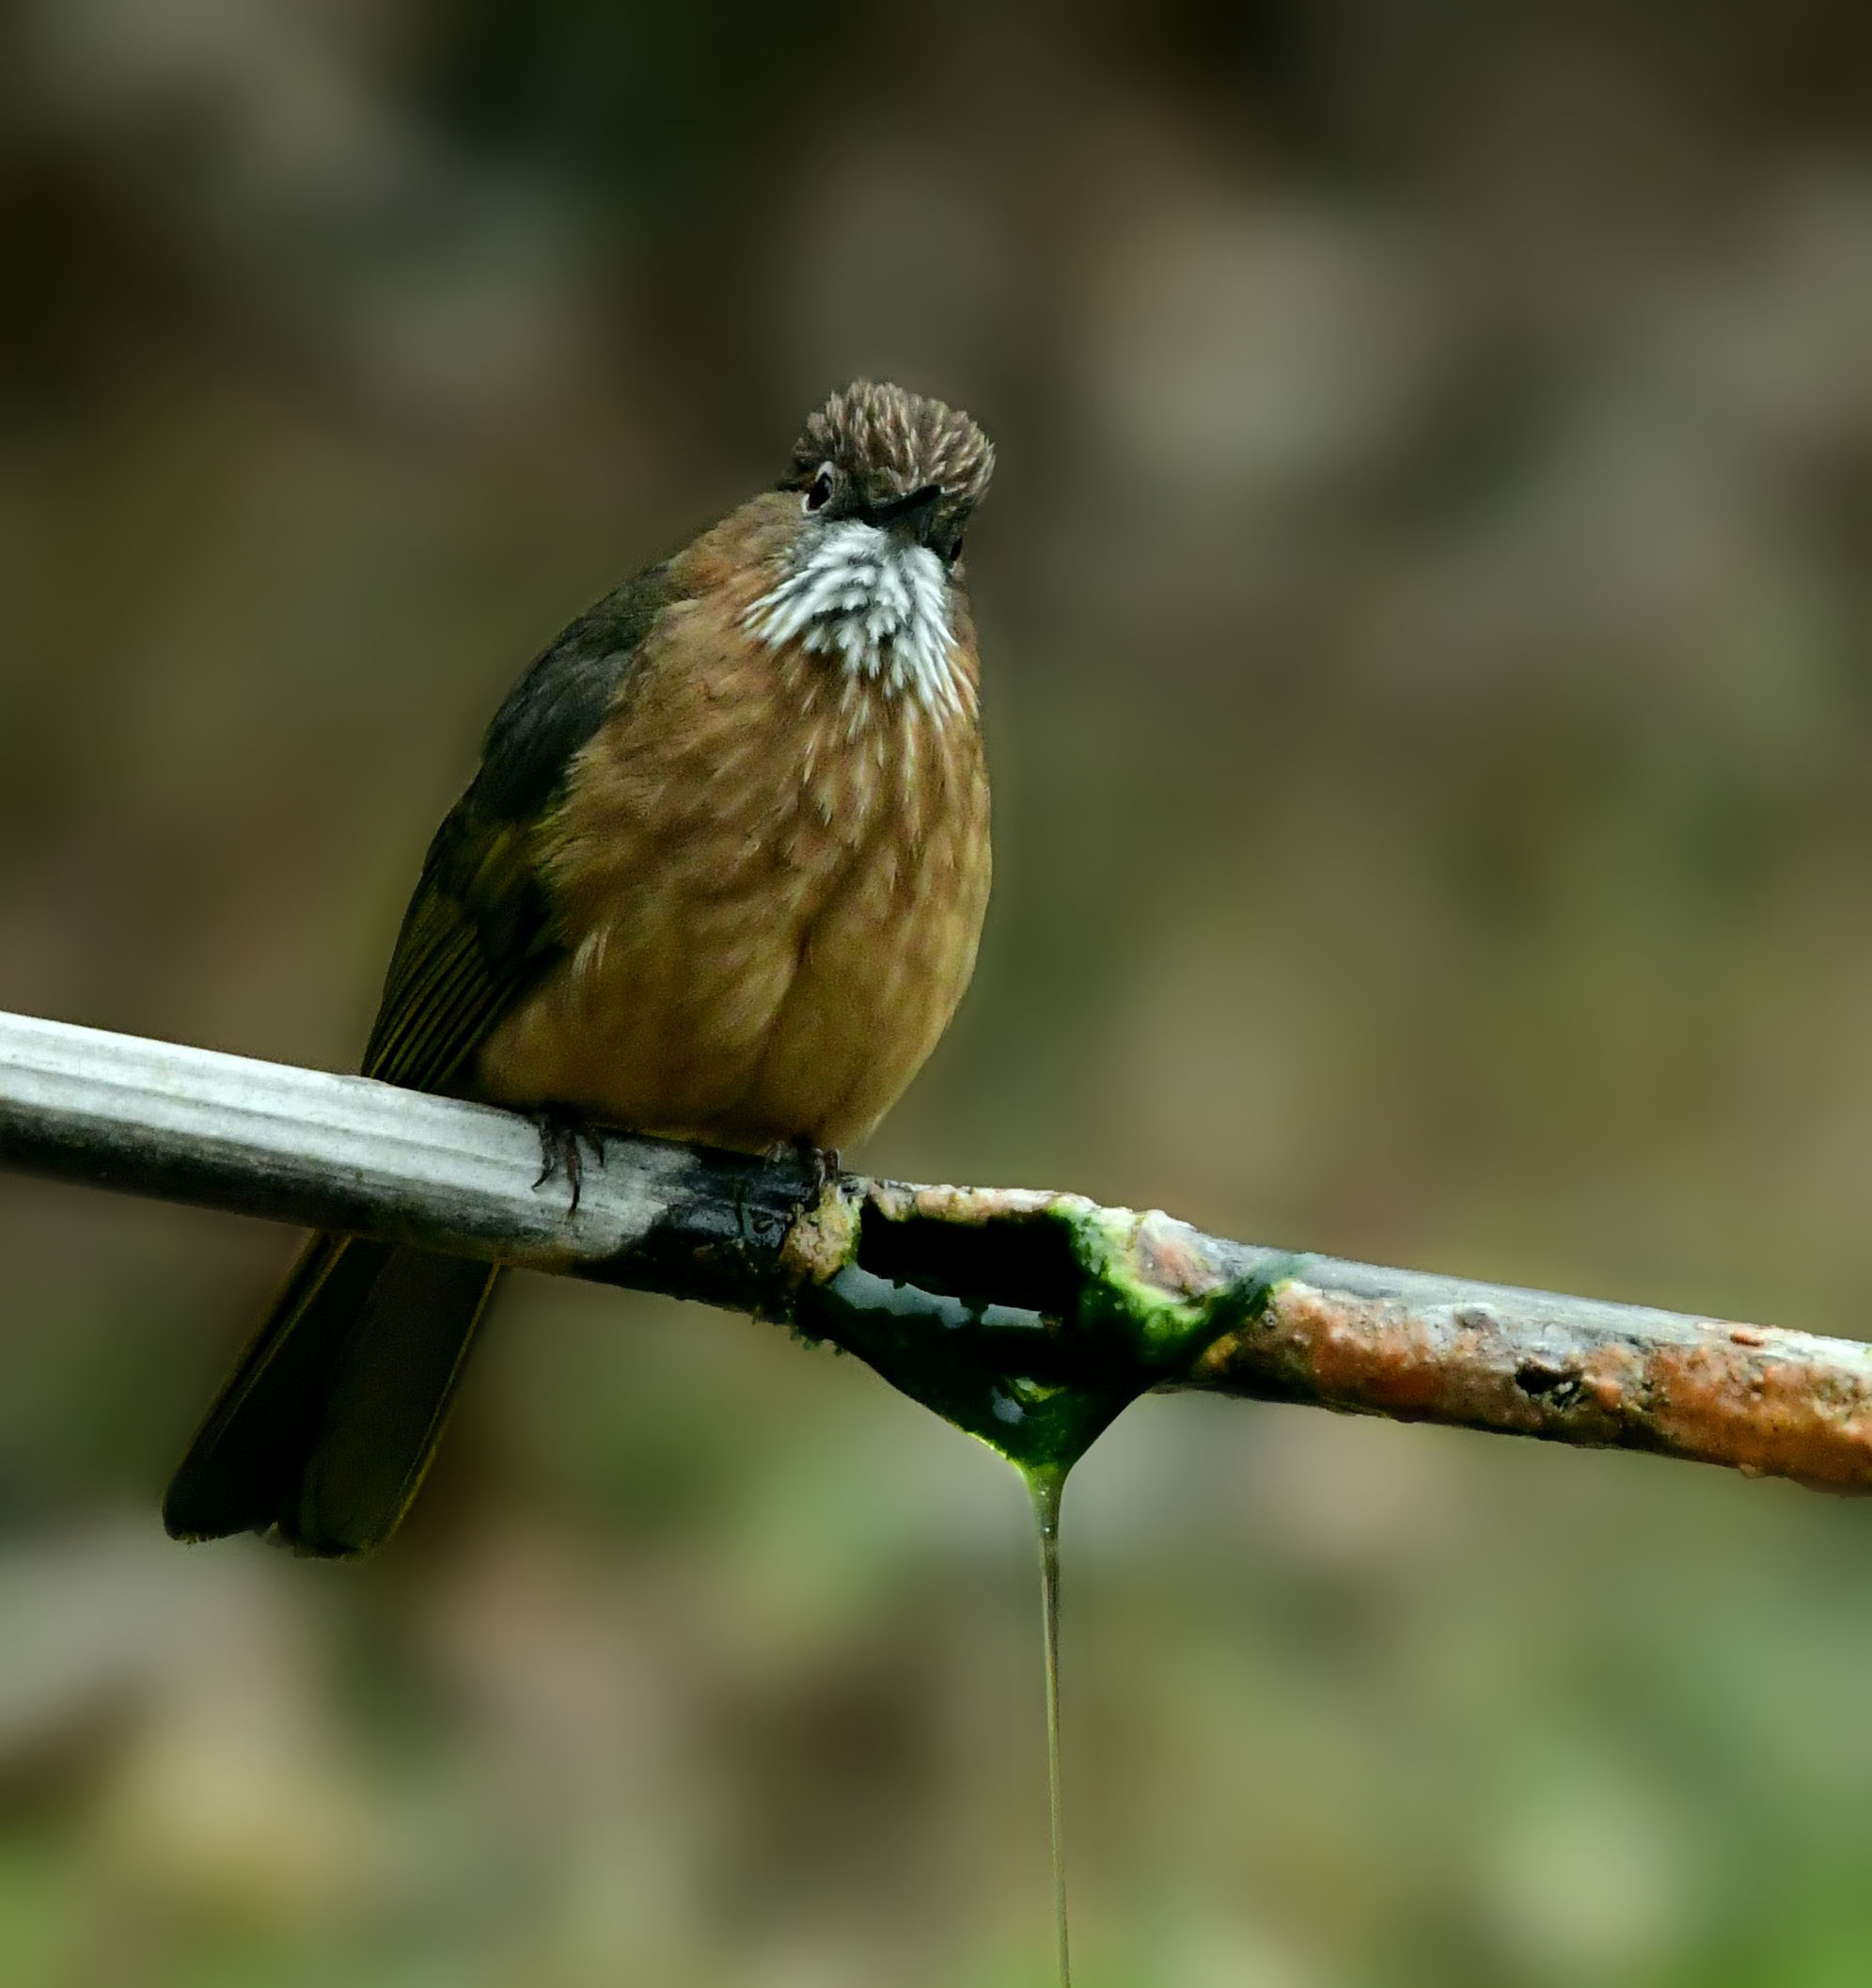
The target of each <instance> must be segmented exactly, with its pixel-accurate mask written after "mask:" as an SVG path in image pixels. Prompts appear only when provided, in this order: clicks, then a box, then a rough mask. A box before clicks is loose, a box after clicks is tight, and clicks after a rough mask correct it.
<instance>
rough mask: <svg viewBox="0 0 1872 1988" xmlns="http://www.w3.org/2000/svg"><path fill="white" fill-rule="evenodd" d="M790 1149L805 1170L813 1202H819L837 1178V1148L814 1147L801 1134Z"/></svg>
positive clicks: (831, 1146) (804, 1135)
mask: <svg viewBox="0 0 1872 1988" xmlns="http://www.w3.org/2000/svg"><path fill="white" fill-rule="evenodd" d="M792 1149H793V1152H794V1157H795V1158H796V1159H797V1160H798V1161H799V1163H800V1165H801V1166H803V1167H804V1168H805V1169H806V1177H807V1179H808V1180H809V1181H810V1183H811V1187H812V1198H813V1200H814V1201H817V1200H819V1199H820V1198H821V1197H822V1196H823V1195H824V1194H825V1192H826V1189H827V1188H828V1187H830V1186H831V1185H832V1183H833V1182H834V1181H835V1180H836V1179H838V1177H839V1149H838V1147H837V1146H835V1145H816V1144H813V1142H812V1141H811V1140H810V1139H809V1138H808V1137H807V1136H806V1134H805V1133H804V1132H801V1133H800V1134H798V1136H797V1137H796V1138H794V1140H793V1141H792Z"/></svg>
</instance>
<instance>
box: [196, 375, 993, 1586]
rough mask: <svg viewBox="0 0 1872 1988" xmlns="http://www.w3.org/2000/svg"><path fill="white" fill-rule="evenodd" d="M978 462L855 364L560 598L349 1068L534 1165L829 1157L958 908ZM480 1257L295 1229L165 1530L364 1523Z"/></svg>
mask: <svg viewBox="0 0 1872 1988" xmlns="http://www.w3.org/2000/svg"><path fill="white" fill-rule="evenodd" d="M994 464H995V453H994V449H993V446H992V444H991V443H990V442H989V440H988V438H987V436H986V435H985V434H983V432H982V430H981V429H980V427H978V426H977V424H976V423H975V422H974V420H973V419H971V418H970V417H969V416H968V415H967V414H966V413H963V412H961V411H959V410H957V409H953V408H952V407H950V406H948V405H946V404H945V403H944V402H940V401H937V400H934V399H930V398H927V397H924V396H921V395H918V394H914V393H910V392H907V391H905V389H904V388H902V387H896V386H892V385H889V384H886V383H881V382H874V381H869V380H858V381H855V382H853V383H852V384H851V385H849V386H846V387H842V388H841V389H839V390H838V391H837V392H834V393H833V394H832V395H831V396H830V397H829V398H828V399H827V400H826V402H825V403H824V404H823V405H822V406H820V407H819V408H818V409H816V410H815V411H814V412H813V413H812V414H810V416H809V417H808V418H807V420H806V423H805V427H804V429H803V431H802V432H801V434H800V436H799V439H798V441H797V442H796V443H795V444H794V450H793V452H792V456H791V458H790V460H789V462H788V465H787V468H786V471H785V474H784V475H782V476H781V477H780V479H779V482H778V483H777V484H776V485H775V486H774V487H772V488H769V489H767V490H764V491H763V492H761V493H760V494H758V495H757V496H755V497H752V498H750V499H749V500H748V501H747V502H746V503H744V504H742V505H740V506H739V507H738V508H737V509H735V510H733V511H731V512H730V513H729V514H728V515H727V516H726V517H724V518H722V519H721V520H720V521H719V522H718V523H716V524H715V525H714V526H712V527H710V528H709V529H706V530H704V531H702V532H701V533H700V535H699V536H698V537H696V538H695V539H694V540H693V541H692V542H691V543H689V544H687V545H685V546H684V548H683V549H682V550H681V551H680V552H677V553H676V554H675V555H674V556H673V557H671V558H669V559H667V560H663V561H662V562H660V563H659V564H656V565H653V566H651V567H649V568H647V569H646V570H644V571H643V572H640V573H638V574H637V576H635V577H633V578H631V579H629V580H627V581H625V582H624V583H623V584H622V585H621V586H620V587H618V588H617V589H615V590H614V591H613V592H610V593H608V594H606V596H605V597H604V598H603V599H602V600H600V601H599V602H598V603H597V604H596V605H595V606H593V607H590V609H589V610H588V611H587V612H585V613H584V614H581V615H580V616H579V617H578V618H577V619H576V620H575V621H574V622H573V623H571V624H570V625H569V626H568V627H566V628H565V629H564V631H563V632H562V633H561V634H560V635H559V636H558V639H556V640H554V641H553V642H552V643H551V644H550V645H548V646H547V647H546V648H545V649H544V650H543V652H542V653H541V654H540V655H538V656H537V657H536V658H535V659H534V660H533V662H532V663H531V664H530V666H529V667H528V668H527V671H525V672H524V674H523V675H522V676H521V678H520V680H519V682H518V683H517V684H516V685H515V686H514V688H513V689H512V691H511V693H510V694H509V696H508V698H507V700H506V702H504V703H502V704H501V706H500V707H499V709H498V710H497V711H496V714H495V717H494V718H493V721H492V722H491V723H490V725H489V726H488V728H487V731H486V734H485V735H484V737H483V740H482V746H481V755H480V765H479V767H478V769H477V770H476V772H475V773H474V776H473V778H472V779H471V780H470V781H469V782H468V784H467V786H466V788H465V790H464V793H463V794H462V796H461V798H460V799H459V800H458V801H457V802H456V804H455V806H454V807H453V808H452V809H451V811H450V812H449V813H448V815H447V817H446V818H445V819H444V821H443V822H442V825H441V827H440V828H438V829H437V831H436V834H435V837H434V840H433V842H432V844H430V847H429V852H428V856H427V858H426V860H425V861H424V863H423V867H422V872H421V876H420V878H419V880H418V882H417V887H416V891H415V894H414V895H413V897H412V899H411V901H410V905H409V908H408V910H407V912H406V913H405V915H404V918H403V921H402V925H401V931H400V933H399V936H398V939H397V942H396V945H395V948H394V950H393V952H392V955H391V958H390V963H389V968H388V970H387V973H386V975H385V985H384V992H383V999H382V1002H381V1005H380V1007H379V1010H378V1013H377V1018H376V1021H375V1024H374V1025H373V1027H372V1029H371V1032H370V1038H369V1042H368V1044H367V1047H366V1049H365V1054H364V1058H363V1064H362V1068H363V1072H364V1074H365V1075H366V1076H368V1077H374V1078H379V1079H382V1080H384V1081H387V1082H389V1083H393V1084H401V1085H403V1086H406V1087H407V1088H409V1089H412V1090H417V1091H428V1092H434V1093H440V1094H444V1095H448V1096H454V1097H469V1098H475V1099H479V1100H481V1101H483V1102H487V1103H492V1104H496V1105H502V1106H506V1107H508V1108H511V1109H512V1110H515V1111H520V1112H527V1113H530V1114H532V1115H533V1117H534V1118H535V1120H536V1122H537V1123H538V1124H539V1125H540V1126H541V1127H542V1139H543V1148H544V1150H545V1151H546V1152H547V1154H548V1165H549V1168H550V1164H551V1156H552V1155H553V1154H554V1153H555V1152H556V1151H558V1152H563V1151H564V1150H565V1146H564V1138H565V1132H566V1128H568V1127H569V1128H572V1138H571V1143H570V1161H571V1164H572V1165H573V1166H574V1167H575V1165H576V1161H577V1157H578V1150H579V1148H578V1144H577V1140H578V1133H579V1130H580V1128H585V1129H588V1130H589V1129H590V1128H618V1129H621V1130H628V1131H631V1132H635V1133H643V1134H651V1135H655V1136H659V1137H664V1138H669V1139H677V1140H686V1141H691V1142H695V1143H698V1144H707V1145H713V1146H718V1147H726V1148H729V1149H731V1150H734V1151H740V1152H747V1153H755V1154H765V1153H773V1152H775V1151H777V1150H778V1149H779V1148H781V1147H783V1146H788V1145H792V1146H794V1147H797V1148H800V1149H802V1150H804V1151H807V1152H810V1153H812V1154H814V1155H817V1156H820V1158H821V1160H822V1163H824V1160H825V1157H826V1156H828V1155H832V1156H835V1155H836V1154H837V1152H838V1151H839V1150H840V1149H842V1148H845V1147H848V1146H851V1145H854V1144H857V1142H858V1141H860V1140H861V1139H862V1138H863V1137H864V1136H865V1135H866V1134H867V1133H868V1132H869V1131H870V1130H871V1129H872V1128H873V1127H874V1126H875V1125H876V1123H877V1122H878V1120H879V1119H880V1118H882V1117H883V1115H884V1113H885V1112H887V1111H888V1110H889V1108H890V1106H891V1105H892V1104H893V1103H894V1102H895V1101H896V1099H897V1098H898V1097H899V1096H900V1095H901V1094H902V1093H903V1091H904V1089H905V1086H906V1085H907V1084H908V1083H909V1081H910V1080H911V1079H912V1078H913V1077H914V1076H915V1075H916V1073H917V1071H918V1070H919V1068H920V1066H921V1065H922V1064H923V1062H924V1060H925V1059H926V1058H927V1057H928V1056H929V1054H930V1052H931V1050H932V1049H934V1048H935V1047H936V1042H937V1040H938V1038H939V1037H940V1036H941V1035H942V1033H943V1032H944V1030H945V1029H946V1028H947V1027H948V1025H949V1021H950V1018H951V1017H952V1015H953V1013H954V1011H955V1008H956V1004H957V1003H958V1002H959V1001H960V1000H961V998H962V995H963V992H964V990H965V988H966V987H967V984H968V980H969V977H970V974H971V973H972V971H973V969H974V963H975V955H976V948H977V943H978V940H979V939H980V935H981V929H982V922H983V914H984V912H985V909H986V906H987V899H988V891H989V882H990V876H991V869H992V858H991V851H990V836H989V794H988V779H987V770H986V765H985V761H984V757H983V740H982V729H981V721H980V699H979V661H978V655H977V647H976V636H975V626H974V621H973V618H972V615H971V612H970V608H969V603H968V595H967V585H966V576H965V573H964V566H963V559H962V552H963V541H964V536H965V532H966V529H967V526H968V523H969V521H970V518H971V517H972V514H973V513H974V511H975V507H976V506H977V504H978V503H979V502H980V501H981V499H982V497H983V495H984V494H985V492H986V490H987V487H988V483H989V480H990V478H991V476H992V474H993V471H994ZM836 1163H837V1162H836V1158H833V1159H832V1160H831V1164H832V1165H834V1166H836ZM545 1177H546V1175H545V1173H544V1172H543V1175H542V1180H544V1179H545ZM575 1190H576V1177H575V1175H574V1191H575ZM498 1276H499V1270H498V1267H497V1266H494V1265H490V1264H486V1263H481V1262H478V1261H473V1260H470V1259H467V1258H457V1257H448V1256H442V1255H437V1254H431V1253H429V1252H427V1251H423V1250H419V1249H416V1248H413V1247H410V1246H407V1245H403V1244H398V1243H390V1242H385V1241H380V1240H373V1239H356V1238H347V1237H343V1236H338V1235H327V1234H320V1235H315V1236H313V1237H312V1238H311V1239H309V1241H308V1242H307V1244H306V1246H305V1248H304V1250H303V1251H302V1253H301V1254H300V1255H299V1257H298V1258H297V1260H296V1261H295V1263H294V1264H293V1266H292V1268H291V1271H290V1272H289V1273H288V1275H287V1277H286V1280H285V1282H284V1284H283V1286H282V1287H281V1288H280V1290H279V1292H278V1295H277V1296H276V1298H275V1301H274V1302H273V1304H272V1306H271V1308H270V1309H269V1310H268V1312H267V1313H266V1315H265V1317H264V1318H263V1319H262V1321H261V1323H260V1328H259V1330H258V1332H257V1333H255V1335H254V1337H253V1339H252V1340H251V1342H250V1343H249V1345H248V1346H247V1348H246V1350H245V1351H244V1354H243V1355H242V1357H241V1359H240V1361H239V1363H238V1364H237V1365H236V1366H235V1368H234V1370H233V1372H232V1374H231V1375H230V1376H229V1378H228V1381H227V1382H226V1383H225V1385H224V1386H223V1388H222V1389H221V1392H220V1393H219V1395H218V1396H216V1397H215V1399H214V1401H213V1403H212V1406H211V1407H210V1409H209V1411H208V1413H207V1416H206V1418H205V1420H204V1421H203V1423H202V1425H201V1428H200V1430H199V1432H198V1433H197V1436H196V1438H195V1441H194V1443H193V1445H192V1446H191V1448H190V1449H189V1451H188V1454H187V1455H186V1457H185V1458H184V1459H183V1460H182V1463H181V1467H180V1468H179V1469H178V1471H177V1473H176V1475H175V1477H174V1478H173V1480H172V1482H171V1483H170V1486H169V1489H168V1491H167V1494H166V1496H165V1502H164V1520H165V1525H166V1527H167V1529H168V1531H169V1533H170V1534H171V1535H172V1536H173V1537H175V1538H181V1539H191V1540H194V1539H207V1538H223V1537H226V1536H228V1535H230V1534H235V1533H242V1532H249V1531H251V1532H257V1533H260V1535H262V1536H263V1537H264V1538H268V1539H271V1540H273V1541H275V1543H278V1544H281V1545H284V1546H287V1547H290V1548H291V1549H293V1550H294V1551H296V1552H299V1553H301V1554H312V1555H318V1556H323V1557H335V1558H346V1557H352V1556H354V1555H357V1554H363V1553H366V1552H369V1551H370V1550H371V1549H373V1548H374V1547H376V1546H378V1545H380V1544H381V1543H382V1542H383V1541H384V1540H385V1539H386V1538H388V1537H389V1536H390V1534H391V1533H392V1532H394V1531H395V1529H396V1527H397V1525H398V1524H399V1523H400V1522H401V1519H402V1518H403V1516H404V1514H405V1513H406V1512H407V1510H408V1508H409V1507H410V1504H411V1502H412V1500H413V1499H414V1498H415V1497H416V1495H417V1490H418V1488H419V1486H420V1484H421V1482H422V1478H423V1475H424V1472H425V1471H426V1470H427V1468H428V1465H429V1462H430V1459H431V1458H432V1456H433V1453H434V1449H435V1445H436V1443H437V1441H438V1440H439V1438H440V1436H441V1434H442V1431H443V1427H444V1424H445V1422H446V1421H447V1419H448V1412H449V1409H450V1407H451V1405H452V1403H453V1401H454V1398H455V1396H456V1393H457V1389H458V1387H459V1384H460V1381H461V1377H462V1371H463V1366H464V1362H465V1361H466V1359H467V1356H468V1354H469V1352H470V1350H471V1349H472V1346H473V1344H474V1341H475V1338H476V1335H477V1330H478V1328H479V1326H480V1321H481V1319H482V1317H483V1316H484V1314H485V1312H486V1308H487V1303H488V1300H489V1297H490V1295H491V1294H492V1292H493V1289H494V1286H495V1285H496V1281H497V1279H498Z"/></svg>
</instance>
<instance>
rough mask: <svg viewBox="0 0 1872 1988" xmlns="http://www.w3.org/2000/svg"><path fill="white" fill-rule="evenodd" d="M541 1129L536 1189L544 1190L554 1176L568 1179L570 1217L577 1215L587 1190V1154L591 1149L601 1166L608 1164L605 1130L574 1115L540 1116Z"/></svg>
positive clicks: (537, 1115)
mask: <svg viewBox="0 0 1872 1988" xmlns="http://www.w3.org/2000/svg"><path fill="white" fill-rule="evenodd" d="M533 1122H534V1124H535V1125H537V1126H538V1127H539V1128H540V1175H539V1178H538V1179H537V1180H535V1181H534V1183H533V1185H534V1187H535V1188H536V1189H538V1188H543V1187H544V1186H545V1184H546V1183H547V1181H549V1180H551V1179H552V1178H553V1177H554V1175H558V1174H563V1175H565V1183H566V1186H567V1187H568V1188H569V1189H570V1190H571V1191H572V1203H571V1206H570V1207H568V1208H567V1209H566V1213H567V1214H568V1215H575V1214H577V1213H578V1202H579V1196H580V1195H581V1194H582V1193H583V1192H584V1190H585V1151H586V1148H587V1147H588V1146H589V1147H590V1149H591V1157H592V1159H593V1160H595V1161H596V1162H597V1164H598V1165H599V1166H601V1167H602V1166H603V1165H604V1164H605V1131H604V1128H603V1127H602V1126H596V1125H593V1124H592V1123H591V1122H590V1119H586V1118H581V1117H579V1116H578V1114H577V1113H576V1112H555V1111H546V1112H537V1113H535V1115H534V1120H533Z"/></svg>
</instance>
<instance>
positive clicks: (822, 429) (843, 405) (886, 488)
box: [781, 380, 995, 511]
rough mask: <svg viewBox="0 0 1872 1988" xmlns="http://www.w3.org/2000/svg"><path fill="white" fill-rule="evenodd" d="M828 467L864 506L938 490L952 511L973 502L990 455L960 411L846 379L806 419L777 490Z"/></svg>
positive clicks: (801, 483) (989, 446) (991, 465)
mask: <svg viewBox="0 0 1872 1988" xmlns="http://www.w3.org/2000/svg"><path fill="white" fill-rule="evenodd" d="M823 463H831V464H834V465H836V466H837V467H838V468H840V469H841V470H842V471H843V472H844V473H845V475H846V476H847V477H849V478H850V479H851V481H852V482H853V484H854V485H855V486H856V487H857V489H858V490H860V491H862V492H863V494H864V495H865V496H866V497H868V498H871V499H873V500H877V499H883V498H889V497H907V496H908V495H909V493H910V492H911V491H913V490H920V489H921V488H922V487H923V486H924V485H925V484H927V483H940V484H941V485H942V486H943V489H944V490H945V491H946V492H947V493H948V494H949V496H950V497H951V498H952V500H953V502H954V503H955V505H956V508H957V509H959V510H962V511H968V510H972V509H973V508H974V507H975V505H976V504H978V503H980V502H981V500H982V497H983V494H984V493H985V492H986V490H987V488H988V480H989V478H990V477H992V476H993V475H994V473H995V448H994V444H993V443H992V442H990V441H989V439H988V438H987V436H986V435H985V434H983V433H982V431H981V429H980V428H978V427H977V426H976V425H975V423H974V421H973V420H972V419H970V418H969V417H968V416H967V414H965V413H963V412H962V410H961V409H960V408H955V407H950V406H948V405H946V404H945V403H944V402H941V401H934V400H930V399H928V398H927V397H926V396H924V395H922V394H918V393H906V392H905V390H904V388H903V387H893V386H891V385H890V384H889V382H888V381H882V380H854V381H853V382H852V384H851V385H850V386H849V387H841V388H840V389H839V391H838V392H837V393H835V394H833V395H832V397H831V398H830V399H829V400H828V401H827V402H826V404H825V405H824V406H823V407H821V408H819V409H817V410H816V411H815V412H814V413H813V414H811V415H810V416H809V417H808V418H807V423H806V427H805V430H804V431H803V433H802V434H801V435H800V437H799V440H798V441H797V442H795V443H794V450H793V469H792V473H791V474H790V475H789V476H788V477H787V478H786V480H785V481H784V482H783V484H782V486H781V487H782V488H784V489H793V488H798V489H804V488H806V486H807V485H809V484H810V482H811V481H812V479H813V478H814V476H815V475H817V474H818V471H819V467H820V465H821V464H823Z"/></svg>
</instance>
